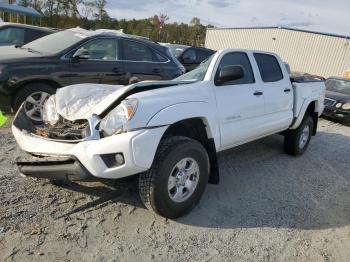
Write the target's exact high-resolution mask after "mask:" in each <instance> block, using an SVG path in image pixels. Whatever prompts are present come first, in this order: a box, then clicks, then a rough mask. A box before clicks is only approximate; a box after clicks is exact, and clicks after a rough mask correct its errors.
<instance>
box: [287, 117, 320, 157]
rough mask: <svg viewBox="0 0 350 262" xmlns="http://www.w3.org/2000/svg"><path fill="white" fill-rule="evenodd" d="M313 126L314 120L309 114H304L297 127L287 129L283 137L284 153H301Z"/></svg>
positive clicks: (305, 146) (306, 144) (308, 139)
mask: <svg viewBox="0 0 350 262" xmlns="http://www.w3.org/2000/svg"><path fill="white" fill-rule="evenodd" d="M313 128H314V122H313V120H312V118H311V116H305V118H304V120H303V121H302V123H301V124H300V126H299V127H298V128H297V129H294V130H289V131H287V133H286V134H285V137H284V149H285V151H286V153H287V154H290V155H294V156H297V155H301V154H303V153H304V152H305V151H306V149H307V147H308V145H309V143H310V139H311V136H312V131H313Z"/></svg>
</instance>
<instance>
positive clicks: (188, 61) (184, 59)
mask: <svg viewBox="0 0 350 262" xmlns="http://www.w3.org/2000/svg"><path fill="white" fill-rule="evenodd" d="M163 45H164V46H166V47H168V48H169V50H170V52H171V53H172V54H173V55H174V56H175V57H176V58H177V59H178V60H179V61H180V63H181V64H182V65H183V66H184V67H185V68H186V72H188V71H191V70H193V69H195V68H196V67H197V66H199V64H200V63H202V62H203V61H204V60H206V59H207V58H208V57H210V56H211V55H212V54H214V53H215V51H214V50H211V49H208V48H204V47H194V46H188V45H176V44H163Z"/></svg>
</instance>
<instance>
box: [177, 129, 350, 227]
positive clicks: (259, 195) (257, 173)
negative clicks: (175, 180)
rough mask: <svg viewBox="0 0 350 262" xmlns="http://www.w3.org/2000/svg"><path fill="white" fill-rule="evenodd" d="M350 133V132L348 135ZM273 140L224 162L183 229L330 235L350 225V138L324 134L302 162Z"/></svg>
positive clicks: (235, 151) (226, 156)
mask: <svg viewBox="0 0 350 262" xmlns="http://www.w3.org/2000/svg"><path fill="white" fill-rule="evenodd" d="M349 133H350V129H349ZM282 143H283V138H282V137H279V136H273V137H269V138H265V139H262V140H260V141H258V142H254V143H250V144H247V145H244V146H241V147H238V148H235V149H233V150H230V151H228V152H224V153H223V154H221V155H220V157H219V163H220V171H221V182H220V185H218V186H215V185H209V186H208V188H207V190H206V192H205V194H204V196H203V198H202V201H201V202H200V204H199V206H198V207H197V208H196V209H195V210H194V211H193V212H191V213H190V214H189V215H187V216H186V217H183V218H181V219H179V220H178V222H179V223H183V224H188V225H193V226H199V227H208V228H255V227H271V228H299V229H326V228H334V227H342V226H348V225H350V201H349V199H350V160H349V153H350V138H349V137H347V136H344V135H341V134H334V133H325V132H319V133H318V135H317V136H316V137H314V138H313V139H312V141H311V144H310V147H309V148H308V151H307V152H306V153H305V154H304V155H303V156H301V157H292V156H288V155H286V154H284V153H283V150H282Z"/></svg>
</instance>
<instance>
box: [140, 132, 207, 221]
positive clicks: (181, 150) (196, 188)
mask: <svg viewBox="0 0 350 262" xmlns="http://www.w3.org/2000/svg"><path fill="white" fill-rule="evenodd" d="M208 178H209V158H208V154H207V152H206V150H205V149H204V147H203V146H202V145H201V144H200V143H199V142H197V141H196V140H193V139H189V138H186V137H180V136H176V137H171V138H166V139H164V140H163V141H161V144H160V145H159V149H158V151H157V154H156V157H155V160H154V163H153V165H152V167H151V169H150V170H149V171H147V172H146V173H144V174H142V175H140V177H139V192H140V197H141V199H142V201H143V203H144V204H145V206H146V207H147V208H148V209H150V210H152V211H154V212H155V213H157V214H159V215H161V216H164V217H167V218H178V217H180V216H183V215H184V214H186V213H188V212H189V211H191V210H192V209H193V207H194V206H195V205H196V204H197V203H198V202H199V200H200V198H201V196H202V194H203V192H204V190H205V187H206V184H207V183H208Z"/></svg>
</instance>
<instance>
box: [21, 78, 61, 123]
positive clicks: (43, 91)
mask: <svg viewBox="0 0 350 262" xmlns="http://www.w3.org/2000/svg"><path fill="white" fill-rule="evenodd" d="M55 91H56V90H55V89H54V88H53V87H52V86H50V85H47V84H44V83H33V84H28V85H26V86H24V87H23V88H22V89H21V90H20V91H19V92H18V93H17V95H16V98H15V100H14V110H15V111H17V110H18V109H19V107H20V106H21V105H22V104H23V109H24V111H25V113H26V115H27V116H28V117H29V118H30V119H31V120H32V121H34V122H36V123H40V122H42V110H43V106H44V103H45V102H46V100H47V99H48V98H49V96H50V95H52V94H54V93H55Z"/></svg>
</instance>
